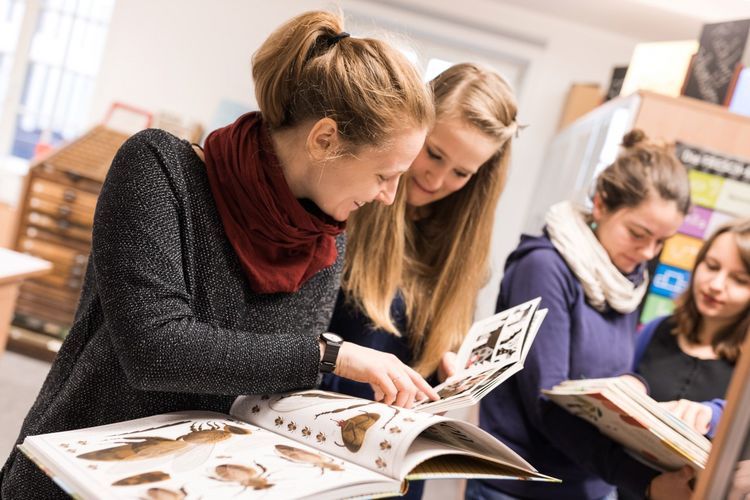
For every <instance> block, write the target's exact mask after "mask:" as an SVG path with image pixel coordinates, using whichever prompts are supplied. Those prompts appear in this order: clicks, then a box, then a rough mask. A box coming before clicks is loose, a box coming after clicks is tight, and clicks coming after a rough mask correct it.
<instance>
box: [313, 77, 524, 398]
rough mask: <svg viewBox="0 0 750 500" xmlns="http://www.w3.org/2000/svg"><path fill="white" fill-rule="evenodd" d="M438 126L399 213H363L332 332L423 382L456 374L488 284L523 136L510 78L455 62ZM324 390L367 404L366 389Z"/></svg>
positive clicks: (333, 382) (355, 222)
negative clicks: (454, 354) (498, 221)
mask: <svg viewBox="0 0 750 500" xmlns="http://www.w3.org/2000/svg"><path fill="white" fill-rule="evenodd" d="M430 86H431V88H432V91H433V94H434V100H435V108H436V123H435V126H434V127H433V129H432V130H431V131H430V132H429V134H428V136H427V139H426V141H425V143H424V146H423V147H422V150H421V151H420V153H419V155H418V156H417V158H416V159H415V160H414V162H413V163H412V166H411V168H410V170H409V173H408V174H407V177H406V179H405V181H404V182H403V183H402V185H401V186H400V187H399V191H398V193H397V195H396V201H395V203H394V204H393V205H392V206H389V207H384V206H369V207H364V208H363V209H361V210H359V211H358V212H357V213H356V214H354V216H353V217H352V219H351V220H350V224H349V226H348V228H347V232H348V241H347V254H346V260H345V267H344V278H343V282H342V289H341V292H340V294H339V298H338V301H337V304H336V308H335V310H334V315H333V319H332V321H331V326H330V329H331V331H333V332H336V333H338V334H339V335H341V336H343V337H344V338H345V339H346V340H348V341H351V342H354V343H358V344H360V345H366V346H369V347H372V348H375V349H378V350H381V351H384V352H389V353H392V354H394V355H395V356H396V357H398V358H399V359H400V360H401V361H403V362H404V363H407V364H409V365H410V366H412V367H413V368H414V369H415V370H416V371H417V372H419V373H420V374H421V375H423V376H425V377H429V376H431V375H433V374H435V373H436V372H437V371H438V369H439V368H441V364H442V369H441V370H440V372H441V374H442V375H443V376H445V375H447V374H449V373H450V370H451V369H452V366H451V363H450V360H451V357H450V355H446V353H449V352H450V351H452V350H455V349H457V348H458V346H459V345H460V344H461V341H462V340H463V337H464V335H465V333H466V331H467V330H468V328H469V326H470V325H471V323H472V319H473V315H474V309H475V305H476V295H477V292H478V291H479V289H480V288H481V286H482V285H483V284H484V283H485V282H486V280H487V278H488V275H489V271H488V255H489V250H490V238H491V234H492V226H493V221H494V212H495V206H496V204H497V201H498V198H499V197H500V193H501V192H502V189H503V186H504V184H505V179H506V176H507V172H508V165H509V162H510V154H511V143H512V139H513V137H514V136H515V134H516V131H517V129H518V124H517V122H516V103H515V99H514V97H513V94H512V91H511V89H510V87H509V85H508V84H507V83H506V82H505V80H504V79H503V78H502V77H500V75H498V74H497V73H495V72H494V71H492V70H489V69H486V68H483V67H481V66H479V65H477V64H471V63H464V64H457V65H455V66H452V67H451V68H449V69H447V70H445V71H444V72H443V73H441V74H440V75H439V76H437V77H436V78H435V79H434V80H432V82H431V83H430ZM323 385H324V387H326V388H329V389H332V390H336V391H339V392H343V393H347V394H353V395H357V396H361V397H366V398H375V399H380V398H381V397H382V394H381V393H380V391H378V390H377V388H375V390H374V392H373V388H371V387H369V386H368V385H367V384H361V383H357V382H355V381H350V380H343V379H340V378H338V377H331V378H328V379H327V380H325V381H324V384H323Z"/></svg>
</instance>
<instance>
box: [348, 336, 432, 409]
mask: <svg viewBox="0 0 750 500" xmlns="http://www.w3.org/2000/svg"><path fill="white" fill-rule="evenodd" d="M334 373H335V374H336V375H338V376H339V377H343V378H348V379H350V380H355V381H357V382H366V383H368V384H370V386H371V387H372V390H373V392H374V393H375V400H376V401H382V402H383V403H385V404H387V405H395V406H402V407H404V408H411V407H412V405H414V402H415V401H421V400H423V399H426V398H429V399H432V400H438V399H440V396H438V394H437V393H436V392H435V391H434V390H433V388H432V387H430V384H428V383H427V382H426V381H425V379H423V378H422V376H421V375H419V373H417V372H415V371H414V370H413V369H411V368H410V367H409V366H407V365H405V364H403V363H402V362H401V361H400V360H399V359H398V358H397V357H396V356H394V355H393V354H389V353H385V352H381V351H376V350H375V349H370V348H368V347H362V346H360V345H357V344H353V343H351V342H344V343H343V344H341V348H340V349H339V355H338V358H337V360H336V369H335V370H334Z"/></svg>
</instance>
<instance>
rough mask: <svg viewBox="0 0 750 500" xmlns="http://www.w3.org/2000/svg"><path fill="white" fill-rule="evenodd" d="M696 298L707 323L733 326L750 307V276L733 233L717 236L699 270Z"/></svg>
mask: <svg viewBox="0 0 750 500" xmlns="http://www.w3.org/2000/svg"><path fill="white" fill-rule="evenodd" d="M692 292H693V297H694V299H695V305H696V307H697V308H698V312H700V313H701V315H702V316H703V320H704V321H706V322H718V323H720V324H721V325H729V324H732V323H733V322H735V321H736V320H737V319H738V317H739V315H740V314H743V313H746V311H747V308H748V305H750V273H748V269H747V267H746V266H745V264H744V263H743V261H742V257H741V256H740V252H739V249H738V247H737V241H736V236H735V235H734V234H733V233H729V232H727V233H723V234H720V235H719V236H717V237H716V239H715V240H714V241H713V243H712V244H711V247H710V248H709V249H708V251H707V252H706V255H705V257H704V258H703V260H702V261H701V262H700V263H698V265H697V266H696V267H695V271H694V276H693V288H692Z"/></svg>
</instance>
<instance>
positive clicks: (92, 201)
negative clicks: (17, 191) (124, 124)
mask: <svg viewBox="0 0 750 500" xmlns="http://www.w3.org/2000/svg"><path fill="white" fill-rule="evenodd" d="M127 137H128V136H127V135H126V134H123V133H121V132H118V131H115V130H112V129H108V128H106V127H104V126H99V127H96V128H94V129H92V130H91V131H89V132H88V133H87V134H86V135H84V136H83V137H81V138H80V139H78V140H76V141H73V142H72V143H70V144H68V145H67V146H64V147H62V148H61V149H59V150H57V151H55V152H53V153H52V154H51V155H49V156H47V157H46V158H42V159H40V160H39V161H37V162H36V163H35V164H34V165H32V167H31V169H30V171H29V176H28V178H27V180H26V186H25V190H24V195H23V197H22V200H21V205H20V207H19V212H18V216H19V220H18V226H17V228H18V231H17V235H16V240H15V248H16V250H17V251H19V252H23V253H26V254H29V255H33V256H36V257H39V258H42V259H44V260H47V261H50V262H51V263H52V266H53V267H52V271H51V272H50V273H49V274H46V275H44V276H39V277H36V278H33V279H29V280H26V281H25V282H24V283H23V284H22V285H21V287H20V291H19V294H18V299H17V302H16V309H15V315H14V319H13V324H15V325H17V326H20V327H23V328H25V329H27V330H32V331H35V332H39V333H43V334H46V335H51V336H53V337H56V338H64V337H65V335H66V334H67V332H68V329H69V328H70V325H71V324H72V323H73V316H74V314H75V310H76V306H77V304H78V298H79V295H80V293H81V285H82V283H83V276H84V274H85V273H86V265H87V264H88V258H89V252H90V247H91V229H92V225H93V221H94V210H95V208H96V200H97V196H98V194H99V191H100V189H101V186H102V182H103V181H104V177H105V175H106V172H107V170H108V168H109V165H110V164H111V162H112V159H113V158H114V156H115V153H116V152H117V150H118V149H119V147H120V146H121V145H122V143H123V142H124V141H125V140H126V139H127ZM12 347H13V346H12V343H11V348H12Z"/></svg>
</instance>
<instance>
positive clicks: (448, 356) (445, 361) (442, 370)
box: [437, 351, 456, 384]
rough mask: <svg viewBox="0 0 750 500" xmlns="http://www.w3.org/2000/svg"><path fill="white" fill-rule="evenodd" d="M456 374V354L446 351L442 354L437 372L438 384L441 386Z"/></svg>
mask: <svg viewBox="0 0 750 500" xmlns="http://www.w3.org/2000/svg"><path fill="white" fill-rule="evenodd" d="M455 373H456V353H455V352H451V351H448V352H446V353H445V354H443V358H442V359H441V360H440V365H439V366H438V370H437V378H438V382H440V383H441V384H442V383H443V382H445V381H446V380H447V379H448V378H450V377H452V376H453V375H454V374H455Z"/></svg>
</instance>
